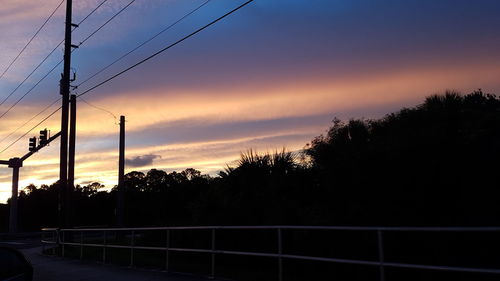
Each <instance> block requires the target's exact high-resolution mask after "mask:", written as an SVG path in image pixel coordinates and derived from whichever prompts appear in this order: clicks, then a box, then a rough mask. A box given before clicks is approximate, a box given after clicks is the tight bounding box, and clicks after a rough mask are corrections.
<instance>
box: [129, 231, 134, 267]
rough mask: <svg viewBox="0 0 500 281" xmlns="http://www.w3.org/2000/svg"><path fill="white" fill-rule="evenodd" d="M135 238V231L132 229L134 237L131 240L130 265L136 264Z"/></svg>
mask: <svg viewBox="0 0 500 281" xmlns="http://www.w3.org/2000/svg"><path fill="white" fill-rule="evenodd" d="M134 239H135V231H134V230H132V238H131V241H130V266H131V267H132V266H134Z"/></svg>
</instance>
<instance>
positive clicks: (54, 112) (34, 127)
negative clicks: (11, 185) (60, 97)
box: [0, 106, 62, 154]
mask: <svg viewBox="0 0 500 281" xmlns="http://www.w3.org/2000/svg"><path fill="white" fill-rule="evenodd" d="M61 108H62V106H61V107H59V108H58V109H56V110H54V111H53V112H52V113H50V114H49V115H48V116H47V117H45V118H43V119H42V121H40V122H38V123H37V124H36V125H35V126H33V127H32V128H31V129H29V130H28V131H27V132H26V133H24V134H23V135H22V136H20V137H19V138H17V139H16V140H15V141H14V142H12V143H11V144H9V145H8V146H7V147H5V148H4V149H3V150H2V151H0V154H1V153H3V152H5V151H6V150H7V149H9V148H10V147H11V146H13V145H14V144H16V143H17V142H18V141H19V140H21V139H22V138H24V137H25V136H26V135H27V134H29V133H31V131H33V130H34V129H36V127H38V126H40V125H41V124H42V123H43V122H45V121H47V119H49V118H50V117H52V115H54V114H56V112H58V111H59V110H60V109H61Z"/></svg>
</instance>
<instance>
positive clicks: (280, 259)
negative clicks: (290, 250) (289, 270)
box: [278, 227, 283, 281]
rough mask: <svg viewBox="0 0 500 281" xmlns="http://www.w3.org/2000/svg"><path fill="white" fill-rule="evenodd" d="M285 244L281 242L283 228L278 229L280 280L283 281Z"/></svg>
mask: <svg viewBox="0 0 500 281" xmlns="http://www.w3.org/2000/svg"><path fill="white" fill-rule="evenodd" d="M282 254H283V244H282V241H281V228H279V227H278V280H279V281H283V259H282V258H281V255H282Z"/></svg>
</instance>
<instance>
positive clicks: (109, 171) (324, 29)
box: [0, 0, 500, 202]
mask: <svg viewBox="0 0 500 281" xmlns="http://www.w3.org/2000/svg"><path fill="white" fill-rule="evenodd" d="M101 2H102V0H73V22H80V21H81V20H82V19H83V18H84V17H85V16H86V15H88V14H89V12H90V11H92V10H93V9H94V8H95V7H96V6H97V5H98V4H99V3H101ZM129 2H130V0H108V1H106V3H105V4H103V5H102V6H101V7H100V8H99V9H98V10H97V11H96V12H95V13H94V14H92V15H91V16H90V17H89V18H88V19H86V20H85V21H84V22H83V23H82V24H81V25H80V26H79V27H78V28H76V29H75V30H74V32H73V33H72V36H73V40H72V41H73V44H79V43H80V42H82V41H83V40H84V39H85V38H86V37H87V36H88V35H89V34H91V33H92V32H94V31H95V30H96V29H98V28H99V27H100V26H101V25H102V24H103V23H105V22H106V21H107V20H109V19H110V18H111V17H112V16H113V15H114V14H116V13H117V12H118V11H119V10H120V9H122V8H123V7H125V6H126V5H127V4H128V3H129ZM205 2H206V0H136V1H134V2H133V3H132V4H131V5H130V6H129V7H128V8H127V9H125V10H124V11H123V12H122V13H120V14H119V15H118V16H116V17H115V18H114V19H113V20H111V21H110V22H109V24H107V25H105V26H104V27H103V28H102V29H100V30H99V31H98V32H97V33H95V34H94V35H93V36H92V37H91V38H89V39H88V40H86V41H85V42H84V43H83V44H82V45H81V46H80V47H79V48H78V49H76V50H75V51H74V52H73V53H72V67H73V72H75V73H76V81H75V82H73V85H75V86H76V85H79V84H80V83H81V82H83V81H85V80H86V79H87V78H89V77H91V76H92V75H93V74H95V73H96V72H97V71H99V70H100V69H102V68H103V67H105V66H106V65H108V64H109V63H111V62H112V61H113V60H115V59H117V58H119V57H120V56H122V55H123V54H125V53H127V52H128V51H130V50H132V49H133V48H135V47H136V46H138V45H139V44H141V43H142V42H144V41H146V40H148V39H149V38H151V37H152V36H154V35H155V34H157V33H158V32H159V31H161V30H162V29H164V28H166V27H168V26H169V25H171V24H172V23H174V22H176V21H178V20H179V19H181V18H183V16H185V15H186V14H188V13H190V12H191V11H193V10H194V9H196V8H197V7H200V6H202V7H201V8H199V9H198V10H196V11H195V12H194V13H192V14H191V15H189V16H188V17H186V18H184V19H183V20H182V21H180V22H179V23H178V24H176V25H174V26H173V27H172V28H170V29H168V30H167V31H166V32H164V33H162V34H161V35H160V36H158V37H156V38H155V39H154V40H152V41H150V42H149V43H147V44H146V45H144V46H143V47H141V48H140V49H138V50H137V51H135V52H133V53H131V54H130V55H129V56H127V57H126V58H124V59H123V60H121V61H119V62H118V63H116V64H114V65H112V66H111V67H109V68H108V69H106V70H105V71H103V72H101V73H100V74H98V75H96V76H95V77H93V78H92V79H90V80H88V81H86V82H85V83H83V84H81V85H80V86H79V87H78V88H77V89H75V90H73V93H75V94H78V93H82V92H84V91H85V90H86V89H89V88H91V87H92V86H94V85H96V84H98V83H99V82H101V81H103V80H105V79H106V78H108V77H110V76H112V75H114V74H116V73H118V72H120V71H121V70H123V69H125V68H127V67H128V66H130V65H133V64H134V63H136V62H138V61H140V60H141V59H143V58H145V57H147V56H149V55H150V54H152V53H154V52H156V51H158V50H160V49H162V48H164V47H166V46H168V45H170V44H172V43H173V42H175V41H177V40H179V39H180V38H182V37H184V36H186V35H188V34H189V33H191V32H193V31H195V30H196V29H198V28H200V27H202V26H204V25H205V24H207V23H209V22H210V21H212V20H214V19H216V18H218V17H219V16H222V15H223V14H225V13H227V12H228V11H230V10H232V9H234V8H235V7H237V6H239V5H241V4H242V3H244V1H240V0H210V1H208V3H206V4H204V3H205ZM59 3H60V0H44V1H36V0H22V1H20V0H2V3H1V5H0V34H1V37H2V40H0V73H1V72H3V71H4V70H5V69H6V68H7V66H8V65H9V63H10V62H11V61H12V60H13V59H14V57H16V55H17V54H18V53H19V51H20V50H21V49H22V48H23V46H24V45H25V44H26V43H27V42H28V40H29V39H30V38H31V36H33V34H34V33H35V31H36V30H37V28H38V27H40V26H41V24H42V23H43V22H44V21H45V19H46V18H47V17H48V15H49V14H50V13H51V12H52V11H53V10H54V8H55V7H56V6H57V5H58V4H59ZM64 6H65V5H64V4H63V5H62V6H61V8H60V9H58V10H57V12H56V13H55V15H54V17H53V18H51V20H50V21H49V22H48V23H47V25H46V26H45V28H44V29H42V30H41V31H40V33H39V34H38V35H37V37H35V39H34V40H33V41H32V42H31V44H30V45H29V46H28V47H27V48H26V50H25V51H24V52H23V53H22V55H21V56H20V57H19V59H18V60H17V61H16V62H15V63H14V64H13V65H12V67H11V68H10V69H9V71H8V72H6V74H5V75H4V77H2V78H1V79H0V99H1V100H4V99H5V98H6V97H7V96H8V95H9V94H10V93H12V92H13V91H14V89H16V87H17V86H18V85H19V84H20V83H21V82H22V81H23V80H24V79H25V78H26V77H27V75H28V74H29V73H30V72H31V71H32V70H33V69H34V68H35V67H36V66H37V65H38V64H39V63H40V61H41V60H42V59H43V58H44V57H45V56H46V55H47V54H48V53H49V52H50V51H51V50H52V49H53V48H54V47H55V46H57V44H58V43H59V42H61V40H62V39H63V38H64ZM499 26H500V1H498V0H474V1H470V0H405V1H401V0H377V1H374V0H350V1H346V0H255V1H254V2H252V3H250V4H249V5H247V6H246V7H244V8H242V9H241V10H239V11H237V12H235V13H234V14H232V15H230V16H228V17H226V18H224V19H223V20H221V21H220V22H218V23H216V24H215V25H213V26H211V27H209V28H208V29H206V30H204V31H202V32H200V33H199V34H197V35H195V36H193V37H191V38H189V39H187V40H186V41H184V42H182V43H180V44H178V45H176V46H175V47H173V48H171V49H169V50H167V51H165V52H164V53H162V54H160V55H159V56H156V57H155V58H153V59H151V60H149V61H148V62H146V63H144V64H142V65H140V66H138V67H136V68H134V69H132V70H131V71H128V72H127V73H126V74H124V75H122V76H120V77H118V78H116V79H113V80H112V81H110V82H109V83H107V84H105V85H103V86H101V87H99V88H97V89H95V90H93V91H91V92H89V93H88V94H86V95H84V96H83V97H82V98H83V100H79V101H78V109H77V141H76V143H77V146H76V168H75V174H76V183H78V184H87V183H89V182H94V181H98V182H101V183H103V184H105V185H106V187H107V188H111V187H113V186H114V185H115V184H116V183H117V173H118V172H117V169H118V138H119V126H118V125H117V120H116V118H118V117H119V116H120V115H124V116H125V117H126V158H127V161H126V172H130V171H134V170H136V171H148V170H149V169H151V168H157V169H162V170H166V171H167V172H171V171H174V170H175V171H180V170H183V169H185V168H189V167H192V168H195V169H198V170H200V171H202V172H203V173H208V174H211V175H215V174H217V172H218V171H220V170H223V169H224V167H225V166H226V165H231V164H232V163H234V161H235V160H237V159H238V158H239V154H240V153H241V152H245V151H247V150H249V149H253V150H256V151H258V152H272V151H275V150H280V149H282V148H283V147H285V148H286V149H287V150H289V151H299V150H301V149H303V148H304V147H305V145H306V144H307V143H308V142H310V141H311V140H312V139H313V138H314V137H315V136H318V135H320V134H322V133H324V132H326V130H327V129H328V127H329V126H330V124H331V120H332V119H333V118H335V117H338V118H340V119H343V120H349V119H351V118H380V117H383V116H384V115H385V114H387V113H390V112H395V111H397V110H398V109H400V108H402V107H412V106H416V105H418V104H419V103H421V102H422V101H423V99H424V98H425V97H426V96H429V95H432V94H436V93H442V92H444V91H446V90H457V91H460V92H462V93H469V92H471V91H473V90H475V89H478V88H481V89H483V90H484V91H485V92H491V93H496V94H500V79H499V78H498V77H500V51H499V50H500V30H499V28H498V27H499ZM62 55H63V48H62V47H59V48H57V50H56V51H55V52H54V53H53V54H52V55H51V56H50V57H49V58H48V59H47V60H46V61H45V63H44V64H42V66H40V68H39V69H37V71H35V72H34V73H33V75H32V76H31V77H30V78H29V79H27V80H26V82H25V83H24V84H23V85H22V86H21V87H19V88H18V90H16V91H15V92H14V93H13V94H12V96H11V97H10V98H9V99H7V100H6V101H5V103H4V104H3V105H1V106H0V114H3V113H4V112H5V111H6V110H8V109H9V107H10V106H11V105H12V104H13V103H14V102H16V100H18V99H19V98H20V97H22V96H23V95H24V94H26V93H28V94H27V95H26V96H25V98H23V99H22V100H21V101H20V102H19V103H18V104H17V105H16V106H15V107H13V108H12V110H10V111H9V112H8V113H7V114H5V115H4V116H3V117H1V118H0V151H1V150H3V149H4V148H6V147H7V146H8V145H10V144H11V143H12V142H14V141H15V140H16V139H18V138H19V137H21V136H22V135H23V134H24V133H26V132H28V131H29V130H30V129H31V128H33V127H34V126H35V125H36V124H37V123H38V122H40V121H41V120H42V119H43V118H45V117H46V116H48V115H49V114H50V113H51V112H52V111H54V110H55V109H57V107H58V106H60V104H59V103H56V104H54V106H52V107H51V108H50V109H48V110H47V111H45V112H43V113H42V114H40V115H39V116H37V117H35V118H33V120H31V121H30V122H27V121H28V120H30V118H32V117H33V116H34V115H35V114H37V113H38V112H40V111H41V110H42V109H43V108H45V107H46V106H47V105H49V104H50V103H52V102H54V101H55V100H56V99H58V98H59V97H60V95H59V89H58V87H59V86H58V84H59V79H60V73H61V72H62V66H59V67H57V68H56V69H55V70H54V71H53V72H52V73H51V74H49V75H48V76H47V77H46V79H44V80H43V81H42V82H41V83H39V85H37V86H36V87H35V88H33V90H31V91H30V89H31V88H32V87H33V86H34V85H35V84H36V83H37V81H39V80H40V79H41V78H42V77H43V76H44V75H46V73H48V72H49V70H50V69H51V68H53V67H54V66H55V65H56V64H57V63H58V62H59V61H60V60H61V59H62ZM113 115H114V116H113ZM26 122H27V124H26V125H24V126H22V127H21V128H19V127H20V126H21V125H23V124H24V123H26ZM18 128H19V129H18ZM44 128H47V129H49V130H50V131H51V132H52V134H55V133H56V132H58V131H59V129H60V114H59V113H56V114H54V115H53V116H52V117H50V118H48V119H47V120H46V121H45V122H44V123H42V124H41V125H40V126H37V127H36V126H35V127H34V129H33V130H32V131H31V132H30V133H29V134H27V135H26V136H25V137H23V138H21V139H20V140H19V141H18V142H17V143H15V144H14V145H12V146H11V147H10V148H9V149H7V150H5V151H4V152H2V153H0V159H3V160H7V159H9V158H12V157H19V156H22V155H24V154H25V153H27V152H28V138H29V137H32V136H36V135H37V133H38V131H39V130H41V129H44ZM16 129H18V130H17V131H15V130H16ZM13 131H15V132H14V133H12V132H13ZM58 152H59V141H58V140H57V141H54V142H53V143H51V144H50V146H48V147H46V148H44V149H42V150H41V151H40V152H38V153H36V154H35V155H33V156H32V157H30V158H29V159H28V160H26V161H25V162H24V166H23V167H22V168H21V171H20V186H21V187H24V186H26V185H28V184H30V183H34V184H36V185H40V184H44V183H45V184H50V183H53V182H54V181H56V180H57V178H58V175H59V172H58V169H59V164H58V161H59V159H58ZM11 175H12V170H11V169H10V168H8V167H7V166H2V167H0V202H5V201H6V200H7V198H9V197H10V189H11Z"/></svg>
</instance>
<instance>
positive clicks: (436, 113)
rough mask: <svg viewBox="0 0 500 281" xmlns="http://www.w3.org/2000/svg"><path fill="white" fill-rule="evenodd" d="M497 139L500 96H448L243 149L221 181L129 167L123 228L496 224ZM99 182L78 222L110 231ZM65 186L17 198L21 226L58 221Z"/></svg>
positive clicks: (81, 199)
mask: <svg viewBox="0 0 500 281" xmlns="http://www.w3.org/2000/svg"><path fill="white" fill-rule="evenodd" d="M499 144H500V99H499V98H498V97H497V96H495V95H493V94H486V93H483V92H482V91H481V90H478V91H475V92H473V93H470V94H467V95H461V94H458V93H455V92H447V93H445V94H442V95H434V96H430V97H428V98H426V99H425V101H424V102H423V103H422V104H420V105H418V106H416V107H412V108H403V109H401V110H399V111H398V112H395V113H391V114H388V115H386V116H384V117H383V118H379V119H351V120H349V121H342V120H340V119H337V118H335V119H334V120H333V122H332V125H331V127H330V128H329V129H328V131H327V132H326V133H325V134H323V135H320V136H317V137H315V138H314V139H313V140H312V141H311V142H310V143H309V144H307V145H306V146H305V147H304V149H303V150H302V151H300V152H289V151H286V150H285V149H283V150H280V151H276V152H274V153H265V154H260V153H257V152H255V151H253V150H248V151H247V152H244V153H242V154H241V157H240V160H239V161H238V163H237V164H235V165H233V166H227V167H226V168H225V169H224V171H221V172H220V173H219V174H218V175H216V176H211V175H206V174H202V173H201V172H200V171H197V170H195V169H192V168H189V169H186V170H184V171H181V172H171V173H167V172H165V171H162V170H158V169H152V170H150V171H148V172H146V173H143V172H138V171H133V172H130V173H128V174H126V176H125V194H126V197H125V204H126V214H125V218H126V225H127V226H155V225H158V226H160V225H161V226H165V225H168V226H173V225H275V224H291V225H386V226H396V225H398V226H403V225H412V226H418V225H426V226H433V225H439V226H447V225H497V224H498V222H497V218H498V217H499V215H500V208H498V206H500V197H499V194H500V193H499V192H498V190H499V188H500V184H499V183H500V172H499V167H500V165H499V163H498V161H499V159H500V146H499ZM102 187H103V186H102V185H101V184H100V183H97V182H96V183H92V184H88V185H83V186H77V187H76V188H75V192H74V194H73V206H72V210H73V216H72V217H73V222H72V223H73V225H75V226H109V225H113V224H114V219H115V203H116V187H114V188H113V189H111V190H110V191H102ZM58 189H59V187H58V184H57V183H54V184H52V185H42V186H40V187H37V186H34V185H29V186H27V187H26V188H24V189H23V190H22V191H21V192H20V196H19V201H18V202H19V223H20V228H21V229H22V230H26V231H28V230H37V229H40V228H41V227H46V226H57V218H58V210H57V202H58V196H59V190H58ZM0 219H1V220H3V223H2V224H1V225H2V226H4V227H5V226H7V225H8V223H7V219H8V207H7V205H2V206H0ZM4 230H5V229H4Z"/></svg>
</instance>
